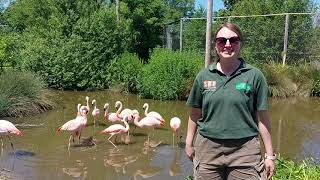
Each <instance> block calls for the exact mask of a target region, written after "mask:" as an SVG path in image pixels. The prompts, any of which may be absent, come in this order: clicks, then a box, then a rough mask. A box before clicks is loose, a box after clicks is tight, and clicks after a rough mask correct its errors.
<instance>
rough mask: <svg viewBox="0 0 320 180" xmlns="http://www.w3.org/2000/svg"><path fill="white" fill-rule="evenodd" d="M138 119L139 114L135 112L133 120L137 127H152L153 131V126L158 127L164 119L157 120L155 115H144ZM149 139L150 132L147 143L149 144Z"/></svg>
mask: <svg viewBox="0 0 320 180" xmlns="http://www.w3.org/2000/svg"><path fill="white" fill-rule="evenodd" d="M139 119H140V116H139V114H135V115H134V121H133V122H134V124H135V125H136V126H138V127H139V128H152V129H153V131H154V128H155V127H159V126H163V125H164V121H159V120H158V119H157V118H155V117H149V116H146V117H144V118H142V119H141V120H140V121H139ZM149 139H150V132H148V145H149Z"/></svg>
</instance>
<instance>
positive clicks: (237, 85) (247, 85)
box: [236, 83, 251, 93]
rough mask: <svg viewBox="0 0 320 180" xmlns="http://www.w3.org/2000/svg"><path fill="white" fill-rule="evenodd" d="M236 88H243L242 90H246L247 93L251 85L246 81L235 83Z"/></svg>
mask: <svg viewBox="0 0 320 180" xmlns="http://www.w3.org/2000/svg"><path fill="white" fill-rule="evenodd" d="M236 89H237V90H242V89H244V90H245V91H246V93H247V92H249V91H250V89H251V86H250V84H248V83H237V84H236Z"/></svg>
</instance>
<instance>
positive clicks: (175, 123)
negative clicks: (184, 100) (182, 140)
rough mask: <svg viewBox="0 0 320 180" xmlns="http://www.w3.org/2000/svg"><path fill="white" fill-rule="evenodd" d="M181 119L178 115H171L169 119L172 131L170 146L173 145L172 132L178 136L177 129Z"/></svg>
mask: <svg viewBox="0 0 320 180" xmlns="http://www.w3.org/2000/svg"><path fill="white" fill-rule="evenodd" d="M180 125H181V120H180V119H179V118H178V117H173V118H171V120H170V127H171V129H172V131H173V133H172V146H173V147H174V134H176V135H177V137H178V131H179V129H180Z"/></svg>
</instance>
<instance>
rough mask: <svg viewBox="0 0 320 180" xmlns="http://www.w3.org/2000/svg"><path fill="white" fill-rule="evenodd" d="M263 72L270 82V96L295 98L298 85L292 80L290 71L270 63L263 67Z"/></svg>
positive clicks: (287, 68)
mask: <svg viewBox="0 0 320 180" xmlns="http://www.w3.org/2000/svg"><path fill="white" fill-rule="evenodd" d="M261 70H262V71H263V74H264V75H265V77H266V79H267V82H268V89H269V95H270V96H272V97H288V96H293V95H295V93H296V92H297V85H296V84H295V83H294V82H293V81H292V80H291V78H290V69H289V67H288V66H285V67H283V66H282V65H281V64H277V63H269V64H264V65H262V68H261Z"/></svg>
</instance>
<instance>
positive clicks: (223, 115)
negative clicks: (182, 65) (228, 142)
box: [187, 59, 268, 139]
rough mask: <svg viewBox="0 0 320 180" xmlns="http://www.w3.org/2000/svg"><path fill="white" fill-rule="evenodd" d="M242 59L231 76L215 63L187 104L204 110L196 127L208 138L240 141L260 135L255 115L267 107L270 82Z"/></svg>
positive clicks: (201, 74) (197, 83)
mask: <svg viewBox="0 0 320 180" xmlns="http://www.w3.org/2000/svg"><path fill="white" fill-rule="evenodd" d="M240 60H241V64H240V66H239V68H238V69H237V70H236V71H235V72H234V73H233V74H232V75H231V76H230V77H227V76H225V75H224V74H223V73H221V72H220V71H219V70H217V67H216V64H215V63H213V64H211V65H209V66H208V68H205V69H203V70H202V71H201V72H199V74H198V75H197V77H196V79H195V80H194V84H193V87H192V90H191V92H190V95H189V97H188V100H187V105H188V106H190V107H195V108H201V109H202V118H201V119H199V120H198V121H197V125H198V130H199V133H200V134H201V135H203V136H205V137H209V138H215V139H240V138H245V137H250V136H255V135H257V134H258V126H257V117H256V112H257V111H259V110H267V108H268V102H267V101H268V100H267V98H268V87H267V82H266V79H265V77H264V76H263V74H262V72H261V71H260V70H258V69H257V68H255V67H253V66H251V65H249V64H246V63H245V62H244V61H243V60H242V59H240Z"/></svg>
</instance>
